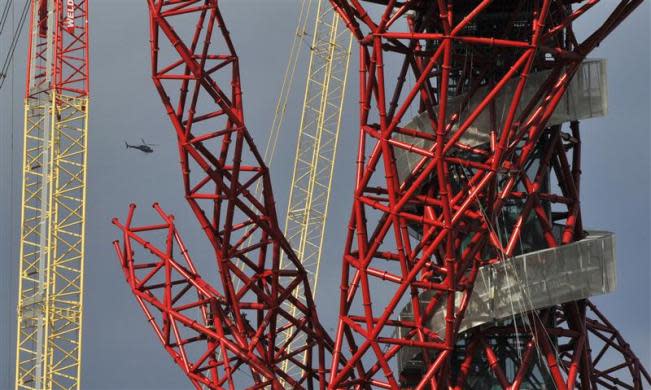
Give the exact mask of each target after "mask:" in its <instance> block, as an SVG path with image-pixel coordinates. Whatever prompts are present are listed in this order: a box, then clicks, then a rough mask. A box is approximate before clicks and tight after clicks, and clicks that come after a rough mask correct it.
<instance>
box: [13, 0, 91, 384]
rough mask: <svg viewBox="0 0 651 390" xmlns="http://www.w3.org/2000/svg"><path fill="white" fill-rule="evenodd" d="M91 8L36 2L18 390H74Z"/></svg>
mask: <svg viewBox="0 0 651 390" xmlns="http://www.w3.org/2000/svg"><path fill="white" fill-rule="evenodd" d="M87 28H88V2H87V0H74V1H73V0H68V1H66V2H63V1H56V0H40V1H39V0H34V1H33V2H32V4H31V23H30V32H29V54H28V69H27V83H26V94H25V111H24V113H25V118H24V119H25V122H24V126H25V127H24V154H23V189H22V213H21V236H20V242H21V246H20V273H19V297H18V324H17V344H16V381H15V388H16V389H78V388H79V376H80V368H81V366H80V359H81V345H82V343H81V334H82V307H83V305H82V301H83V295H82V290H83V260H84V222H85V195H86V156H87V149H86V145H87V130H88V44H87V43H88V40H87V38H88V33H87Z"/></svg>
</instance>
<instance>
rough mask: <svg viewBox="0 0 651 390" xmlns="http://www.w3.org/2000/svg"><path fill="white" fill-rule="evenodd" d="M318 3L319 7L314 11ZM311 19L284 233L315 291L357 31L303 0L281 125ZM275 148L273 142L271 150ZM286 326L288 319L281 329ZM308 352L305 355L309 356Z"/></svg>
mask: <svg viewBox="0 0 651 390" xmlns="http://www.w3.org/2000/svg"><path fill="white" fill-rule="evenodd" d="M312 7H313V8H315V9H316V11H315V12H314V13H310V12H309V11H310V9H311V8H312ZM305 10H307V12H306V11H305ZM308 15H314V19H310V17H309V16H308ZM311 20H313V26H314V28H313V34H312V40H311V44H310V46H309V49H310V60H309V66H308V70H307V81H306V86H305V95H304V99H303V107H302V114H301V120H300V125H299V128H298V139H297V143H296V153H295V157H294V168H293V173H292V181H291V184H290V193H289V203H288V206H287V215H286V218H285V231H284V233H285V237H287V239H288V240H289V243H290V244H291V246H292V248H294V250H295V251H296V254H297V255H298V258H299V259H300V260H301V263H302V264H303V267H304V268H305V270H306V271H307V273H308V275H309V280H310V285H311V286H312V294H315V292H316V288H317V282H318V275H319V265H320V261H321V248H322V244H323V239H324V234H325V226H326V221H327V216H328V202H329V200H330V192H331V191H330V190H331V185H332V174H333V171H334V164H335V157H336V152H337V140H338V136H339V128H340V125H341V115H342V111H343V103H344V97H345V91H346V81H347V78H348V65H349V62H350V53H351V46H352V35H351V34H350V32H349V31H348V30H347V29H346V26H345V25H344V24H343V23H342V22H341V20H340V18H339V16H338V15H337V14H336V13H335V12H334V10H333V9H332V7H330V6H329V4H328V1H327V0H318V1H316V4H313V3H312V2H311V1H303V2H302V8H301V17H300V18H299V24H298V28H297V35H296V37H295V39H294V44H293V45H292V51H291V53H292V54H291V55H290V62H289V65H288V67H287V72H286V73H285V75H286V76H285V82H284V84H283V92H282V93H281V99H280V100H279V102H278V107H277V109H276V119H274V129H276V127H277V129H279V128H280V126H281V125H280V124H281V123H282V118H283V117H284V114H285V110H286V105H287V96H288V93H287V89H288V88H291V80H292V74H293V72H294V70H295V69H296V60H295V57H294V56H295V55H296V54H295V53H297V52H298V48H297V45H300V43H301V42H300V41H301V39H300V38H302V36H305V35H307V33H306V31H307V30H306V27H307V26H309V25H310V22H309V21H311ZM306 21H308V22H307V23H306ZM297 37H298V38H299V39H297ZM288 76H289V80H290V81H289V83H288V81H287V80H288ZM288 85H289V87H288ZM279 117H280V120H278V118H279ZM274 129H272V132H271V138H270V142H269V144H270V145H272V146H271V150H274V149H275V144H276V142H277V137H278V136H277V134H278V131H277V129H276V130H275V132H274ZM269 149H270V148H269V147H268V148H267V150H269ZM272 154H273V152H272ZM284 261H286V259H284V258H283V259H282V260H281V268H282V267H283V265H284V264H283V263H284ZM295 295H296V296H297V297H299V298H303V299H304V296H305V292H304V291H303V290H302V288H299V289H297V290H296V291H295ZM287 310H288V311H290V313H291V314H292V315H294V314H295V313H293V312H292V311H293V310H295V306H291V307H290V306H288V307H287ZM281 327H282V325H280V326H279V329H280V328H281ZM290 337H292V334H289V332H286V333H285V334H284V337H281V341H282V342H283V344H284V343H285V342H287V341H288V339H289V338H290ZM304 344H305V340H304V336H298V337H295V338H294V339H293V340H292V341H291V343H290V344H289V347H288V350H287V352H288V353H290V352H292V351H294V350H296V349H298V348H300V347H301V346H303V345H304ZM305 358H306V357H305V356H304V357H303V362H304V361H305ZM283 369H284V370H285V372H287V374H288V375H290V376H292V377H296V376H295V375H300V372H301V371H302V369H301V368H300V367H299V366H298V365H293V364H289V363H288V362H287V361H286V363H285V365H284V367H283Z"/></svg>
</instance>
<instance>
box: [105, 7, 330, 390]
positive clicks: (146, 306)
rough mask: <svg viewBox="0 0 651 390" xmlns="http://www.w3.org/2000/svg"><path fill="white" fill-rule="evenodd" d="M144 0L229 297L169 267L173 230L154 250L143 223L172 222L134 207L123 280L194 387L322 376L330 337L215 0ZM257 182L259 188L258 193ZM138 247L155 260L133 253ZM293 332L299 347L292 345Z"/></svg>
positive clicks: (302, 381)
mask: <svg viewBox="0 0 651 390" xmlns="http://www.w3.org/2000/svg"><path fill="white" fill-rule="evenodd" d="M148 4H149V11H150V16H151V22H152V24H151V41H152V72H153V73H152V76H153V80H154V84H155V85H156V87H157V89H158V92H159V93H160V96H161V98H162V101H163V103H164V105H165V108H166V110H167V113H168V115H169V118H170V120H171V122H172V124H173V126H174V129H175V131H176V135H177V138H178V142H179V153H180V158H181V167H182V174H183V183H184V189H185V196H186V199H187V201H188V203H189V205H190V207H191V208H192V210H193V212H194V214H195V216H196V217H197V219H198V220H199V223H200V224H201V227H202V228H203V230H204V231H205V233H206V236H207V238H208V240H209V241H210V243H211V244H212V247H213V248H214V251H215V258H216V263H217V267H218V270H219V274H220V279H219V282H220V285H221V286H220V287H221V289H222V291H223V293H222V294H223V295H219V294H218V293H217V292H216V291H217V290H216V289H214V288H210V289H209V288H205V289H204V288H198V287H197V286H196V284H195V283H199V278H198V275H196V272H195V271H194V270H193V267H192V266H191V265H188V266H187V267H189V268H187V269H181V268H179V267H176V266H175V265H174V264H176V262H177V261H178V260H175V259H178V257H174V256H178V254H176V255H173V254H172V252H171V250H172V248H178V247H179V246H180V245H176V246H174V247H173V246H172V236H171V233H168V234H167V239H166V241H165V242H162V243H161V244H160V246H158V247H155V246H154V244H150V243H149V242H147V241H142V239H141V238H139V237H140V235H139V233H141V232H144V231H151V230H154V231H155V230H160V229H163V230H166V231H170V232H171V231H172V230H170V229H171V228H170V224H171V223H170V222H166V223H165V224H164V225H162V226H149V227H141V228H134V227H133V226H132V225H131V216H132V213H130V215H129V218H128V219H127V222H126V223H124V224H120V223H119V222H118V221H115V223H116V224H117V225H118V226H119V227H120V228H121V229H122V230H123V231H124V241H123V242H122V247H118V246H117V245H118V244H117V243H116V249H117V250H118V253H119V254H120V258H121V260H122V266H123V269H124V272H125V275H126V277H127V280H128V281H129V283H130V285H131V288H132V290H133V292H134V293H135V294H136V297H137V299H138V301H139V302H140V304H141V306H142V308H143V310H145V312H146V313H147V316H148V318H150V322H151V324H152V326H154V328H155V329H156V332H157V334H158V335H159V338H160V340H161V342H162V343H163V345H164V346H165V348H166V349H167V350H168V352H169V353H170V354H171V355H172V356H173V358H174V359H175V361H176V362H177V363H178V364H179V365H180V366H181V367H182V369H183V370H184V372H185V373H186V374H187V375H188V377H189V378H190V379H191V381H192V382H193V384H194V385H195V386H196V387H197V388H200V387H201V386H207V387H210V388H221V387H230V388H242V387H246V386H259V387H264V386H271V387H273V388H278V389H280V388H282V385H281V382H282V383H285V384H287V385H289V386H291V387H296V388H301V387H306V388H307V387H312V386H313V385H314V383H315V382H316V383H325V371H326V369H325V365H326V361H325V356H326V352H327V351H328V350H330V349H331V346H332V341H331V339H330V338H329V336H328V335H327V334H326V333H325V332H324V330H323V329H322V327H321V325H320V322H319V320H318V318H317V315H316V310H315V307H314V302H313V299H312V293H311V287H310V286H309V283H308V275H307V272H306V271H305V269H304V268H303V266H302V265H301V262H300V261H299V260H298V258H297V256H296V254H295V253H294V251H293V250H292V248H291V247H290V245H289V244H288V242H287V240H286V239H285V237H284V236H283V234H282V232H281V230H280V228H279V224H278V219H277V215H276V210H275V201H274V198H273V193H272V189H271V181H270V178H269V172H268V169H267V167H266V166H265V163H264V161H263V158H262V156H261V155H260V153H259V151H258V149H257V148H256V146H255V144H254V143H253V140H252V139H251V136H250V134H249V132H248V130H247V128H246V125H245V122H244V115H243V111H242V94H241V90H240V79H239V66H238V58H237V55H236V52H235V49H234V47H233V44H232V42H231V39H230V37H229V34H228V31H227V30H226V26H225V25H224V21H223V19H222V16H221V14H220V12H219V9H218V6H217V1H215V0H207V1H177V0H175V1H171V0H170V1H150V2H149V3H148ZM184 26H196V27H194V29H193V30H192V31H190V32H188V31H187V30H186V29H183V27H184ZM258 182H259V183H260V186H261V188H262V191H261V195H256V192H255V191H254V188H255V186H256V184H257V183H258ZM161 214H162V213H161ZM162 215H163V216H164V214H162ZM132 241H133V244H132ZM137 244H140V246H144V247H145V248H147V249H150V250H152V251H153V253H154V254H155V257H156V258H157V259H156V260H155V261H154V262H150V260H146V261H145V262H143V260H142V259H140V258H138V257H134V255H135V254H134V252H133V248H134V246H135V245H137ZM154 248H161V249H160V251H162V252H158V251H154ZM165 248H167V251H165V250H164V249H165ZM180 253H182V254H183V255H184V256H185V255H186V254H187V252H186V251H185V249H181V252H180ZM281 256H284V257H285V258H286V262H283V263H282V265H281ZM236 260H237V261H239V262H241V264H242V265H243V266H242V267H238V266H237V264H236ZM187 261H188V263H189V260H187ZM189 264H191V263H189ZM172 268H174V269H175V270H176V272H172V270H171V269H172ZM195 290H196V291H195ZM298 291H300V294H298V293H297V292H298ZM297 295H300V296H301V297H300V298H298V297H297ZM303 295H304V297H303ZM220 305H222V306H220ZM188 311H199V312H200V313H201V314H200V315H197V316H196V317H189V316H188V314H187V312H188ZM281 322H282V323H283V324H285V325H283V326H279V324H280V323H281ZM285 335H290V336H289V337H285ZM296 337H302V338H303V339H304V343H303V345H302V346H301V347H299V348H294V349H291V350H290V349H289V348H288V346H289V345H290V344H291V343H292V341H293V340H294V339H295V338H296ZM285 362H289V364H291V365H292V366H296V367H299V368H300V370H297V371H296V372H294V373H292V375H289V374H288V373H286V372H284V371H283V370H282V369H281V367H282V366H283V365H285V364H286V363H285ZM239 369H245V370H247V371H249V374H250V378H249V379H250V380H251V381H250V383H249V382H246V381H244V382H242V381H240V382H236V381H235V379H234V376H235V372H236V371H237V370H239ZM240 377H242V376H241V375H240Z"/></svg>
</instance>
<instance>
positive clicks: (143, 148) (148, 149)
mask: <svg viewBox="0 0 651 390" xmlns="http://www.w3.org/2000/svg"><path fill="white" fill-rule="evenodd" d="M140 141H142V144H140V145H129V144H128V143H127V141H124V146H125V147H126V148H127V149H129V148H131V149H138V150H140V151H141V152H143V153H154V149H153V148H152V146H158V145H155V144H148V143H147V142H145V140H144V139H142V138H140Z"/></svg>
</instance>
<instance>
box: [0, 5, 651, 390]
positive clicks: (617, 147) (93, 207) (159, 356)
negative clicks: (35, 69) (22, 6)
mask: <svg viewBox="0 0 651 390" xmlns="http://www.w3.org/2000/svg"><path fill="white" fill-rule="evenodd" d="M5 1H6V0H4V1H0V4H4V2H5ZM605 2H606V3H611V4H612V3H614V2H613V1H612V0H606V1H605ZM18 3H22V2H18ZM221 3H222V9H223V13H224V16H225V18H226V19H227V24H228V26H229V29H230V30H231V32H232V37H233V40H234V42H235V44H236V46H237V48H238V51H239V55H240V57H241V61H240V62H241V74H242V82H243V90H244V104H245V115H246V119H247V123H248V127H249V129H250V130H251V132H252V133H253V135H254V137H255V139H256V140H257V143H258V145H259V146H260V147H263V146H264V143H265V140H266V132H267V130H268V128H269V127H270V124H271V121H272V118H273V112H274V107H275V98H276V96H277V94H278V92H279V90H280V84H281V81H282V76H283V72H284V69H285V66H286V62H287V56H288V52H289V44H290V40H291V38H292V34H293V31H294V28H295V22H296V16H297V15H296V13H297V10H296V3H297V1H295V0H284V1H270V0H237V1H236V0H230V1H228V0H224V1H222V2H221ZM91 10H92V12H91V16H90V18H91V21H90V23H91V24H90V25H91V41H92V52H91V58H92V59H91V61H92V64H91V72H92V81H91V109H90V115H91V116H90V117H91V120H90V138H89V141H90V146H89V174H88V220H87V249H86V253H87V255H86V288H87V290H86V295H85V314H84V316H85V321H84V352H83V359H84V362H83V373H82V376H83V377H82V387H83V388H84V389H94V390H103V389H106V390H113V389H125V390H129V389H133V390H145V389H182V388H189V383H188V381H187V380H186V379H185V377H184V376H183V375H182V373H181V370H180V369H178V368H177V367H176V366H175V365H174V364H173V362H172V360H171V359H170V358H169V356H168V355H167V353H166V352H164V351H163V349H162V348H161V346H160V345H159V343H158V341H157V340H156V339H155V337H154V334H153V332H152V331H151V329H150V327H149V325H148V324H147V322H146V321H145V319H144V317H143V315H142V314H141V311H140V309H139V308H138V306H137V304H136V302H135V300H134V299H133V297H132V295H131V293H130V292H129V289H128V288H127V285H126V284H125V282H124V278H123V276H122V274H121V270H120V268H119V266H118V262H117V260H116V258H115V256H114V253H113V250H112V248H111V242H112V241H113V240H114V239H116V238H117V232H116V230H115V229H114V228H113V226H112V225H111V224H110V220H111V218H113V217H114V216H120V217H123V216H124V215H125V213H126V210H127V206H128V204H129V203H131V202H135V203H137V204H138V205H140V206H141V209H143V210H141V212H143V213H144V212H145V210H147V209H149V207H148V206H149V205H150V204H151V203H152V202H153V201H159V202H160V203H161V204H162V206H163V207H164V208H165V209H166V210H167V211H168V212H172V213H174V214H175V215H176V216H177V221H178V224H179V226H180V229H182V234H183V236H184V238H185V240H186V242H187V244H188V246H189V248H190V250H191V253H192V255H193V258H195V259H196V261H197V262H198V263H200V269H201V270H202V271H203V272H204V274H206V273H207V272H209V271H210V268H208V267H207V264H212V263H209V262H208V261H212V260H211V257H210V250H209V248H208V247H207V246H206V243H205V240H204V236H203V234H202V233H201V232H200V230H199V228H198V226H197V224H196V222H195V220H194V218H193V217H192V215H191V213H190V211H189V208H188V207H187V206H186V203H185V201H184V200H183V197H182V188H181V182H180V175H179V173H180V172H179V165H178V156H177V151H176V142H175V137H174V135H173V132H172V129H171V127H170V125H169V122H168V120H167V118H166V117H165V116H164V111H163V109H162V106H161V104H160V102H159V99H158V96H157V95H156V94H155V91H154V88H153V86H152V84H151V81H150V79H149V73H148V70H149V47H148V39H149V37H148V32H147V29H148V25H147V24H148V20H147V13H146V5H145V2H144V1H134V0H94V1H92V3H91ZM649 11H650V7H649V4H648V2H645V5H644V6H642V7H641V9H639V10H638V11H637V12H636V13H635V14H634V15H633V16H632V17H630V18H629V19H628V20H627V21H626V22H625V23H624V25H623V26H621V27H620V28H619V29H618V30H617V31H616V32H615V33H614V34H612V35H611V36H610V38H609V39H608V40H607V41H606V42H605V43H604V44H603V45H602V46H601V47H600V48H598V49H597V51H596V52H595V53H593V55H592V57H600V58H607V59H608V71H609V77H608V83H609V115H608V116H607V117H606V118H599V119H592V120H588V121H585V122H583V127H582V129H583V133H582V134H583V148H584V149H583V177H582V188H581V192H582V208H583V216H584V220H585V223H584V224H585V226H586V227H588V228H591V229H602V230H610V231H614V232H615V233H616V234H617V255H618V278H619V283H618V288H617V291H616V292H615V293H613V294H610V295H608V296H604V297H598V298H596V299H595V300H594V301H595V302H596V303H597V304H598V305H599V307H600V308H601V309H602V310H603V312H604V313H605V314H606V315H607V316H608V318H609V319H610V320H611V322H613V323H614V324H615V325H616V326H617V327H618V328H619V329H620V330H621V331H622V333H623V334H624V336H625V337H626V339H627V340H628V342H630V343H631V344H632V347H633V349H634V350H635V351H636V352H637V353H638V354H639V356H640V358H641V359H642V361H643V362H646V363H647V366H649V363H651V356H650V350H649V345H650V340H649V329H650V328H651V323H650V318H649V317H650V316H649V312H650V303H649V302H650V301H649V295H650V290H649V284H648V283H649V280H650V277H651V273H650V268H649V260H650V254H651V250H650V249H651V240H650V220H651V210H650V207H649V203H650V196H649V194H650V165H649V162H650V160H649V148H650V147H651V143H650V137H649V128H650V124H651V123H650V112H651V108H650V99H649V90H650V87H651V83H650V79H649V66H650V63H649V57H650V55H649V45H650V42H649V22H650V20H649ZM17 12H18V10H16V13H17ZM603 18H604V14H603V13H600V11H599V10H597V11H595V12H594V15H593V16H589V17H588V18H585V19H584V20H583V23H582V24H581V25H579V26H578V27H577V30H579V31H580V32H581V31H582V32H583V33H585V32H586V31H588V30H589V29H590V28H591V26H590V24H591V23H594V21H595V20H603ZM10 23H11V21H10ZM8 35H9V34H3V36H2V42H1V43H0V58H4V55H5V53H6V48H7V40H8V39H7V36H8ZM25 57H26V50H25V47H24V45H23V46H20V47H19V48H18V50H17V55H16V61H15V73H14V75H13V83H10V82H8V83H7V84H8V85H7V86H5V88H4V89H3V90H2V91H0V131H1V132H0V178H1V179H0V182H1V183H2V184H0V220H2V221H3V223H2V224H0V240H1V241H0V262H1V268H0V389H8V388H10V387H13V385H12V384H13V364H14V363H13V362H14V356H13V351H14V349H15V347H14V333H15V305H16V303H15V296H16V293H17V285H16V278H17V264H18V263H17V262H18V259H17V257H18V251H17V242H18V241H17V237H18V236H17V235H18V224H19V221H18V218H19V216H20V212H19V205H20V192H19V190H20V170H19V169H20V159H21V153H22V151H21V147H22V145H21V142H22V95H23V90H22V89H23V86H24V82H23V79H24V68H25V63H24V58H25ZM353 58H355V56H353ZM303 65H305V64H304V63H303ZM353 66H355V65H353ZM303 69H304V68H303ZM355 74H356V72H355V71H354V70H353V71H352V72H351V75H352V77H353V78H354V77H356V76H355ZM12 84H13V92H12ZM296 85H297V88H296V90H297V93H296V94H295V95H294V97H293V100H292V104H290V112H289V113H288V115H287V118H286V124H287V126H286V129H285V131H284V133H283V134H282V135H281V137H282V140H281V142H280V146H279V151H278V154H277V158H276V160H275V162H274V165H273V168H272V180H273V183H274V191H275V195H276V200H277V203H278V205H279V210H278V211H279V215H284V212H285V208H286V204H287V193H288V191H287V189H288V185H289V181H290V177H289V174H288V173H289V172H291V167H292V161H293V160H292V159H293V157H292V156H293V152H294V146H295V138H296V137H295V134H296V133H295V128H296V125H297V123H298V107H300V98H301V94H302V88H303V85H304V80H303V79H302V78H301V77H299V78H298V80H297V82H296ZM355 88H356V85H355V83H353V84H351V88H349V90H350V93H349V96H348V104H347V107H346V111H345V113H344V121H343V126H342V130H341V136H340V148H339V155H338V158H337V165H336V169H335V179H334V191H333V194H332V198H331V205H332V206H331V214H330V217H329V219H328V228H327V233H326V242H325V248H324V253H323V260H322V261H323V263H322V264H323V266H322V268H321V279H320V282H319V290H318V291H317V305H318V310H319V316H320V318H321V319H322V320H323V321H324V322H325V326H326V328H332V327H334V326H335V324H336V318H337V312H338V307H337V306H336V305H337V300H336V299H332V296H333V294H336V295H338V293H339V288H338V286H339V275H340V269H341V254H342V247H341V243H342V242H343V241H344V234H345V230H346V229H343V228H342V226H345V224H346V221H347V216H348V212H349V209H350V201H351V194H352V183H353V176H352V175H353V170H352V169H350V167H352V166H353V163H354V159H355V151H356V149H355V144H356V140H357V131H358V129H357V127H356V123H357V118H356V112H357V110H356V101H357V99H356V96H357V93H356V91H355ZM12 93H13V95H12ZM12 108H13V115H12ZM12 120H13V125H12ZM140 138H144V139H145V140H147V141H148V142H151V143H155V144H158V145H159V146H157V151H156V153H154V154H151V155H143V154H141V153H139V152H136V151H133V150H128V151H127V150H125V149H124V141H129V142H133V143H135V142H138V141H139V140H140ZM12 139H13V141H12ZM147 212H148V211H147ZM282 219H283V220H284V218H282ZM213 272H214V271H213Z"/></svg>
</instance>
